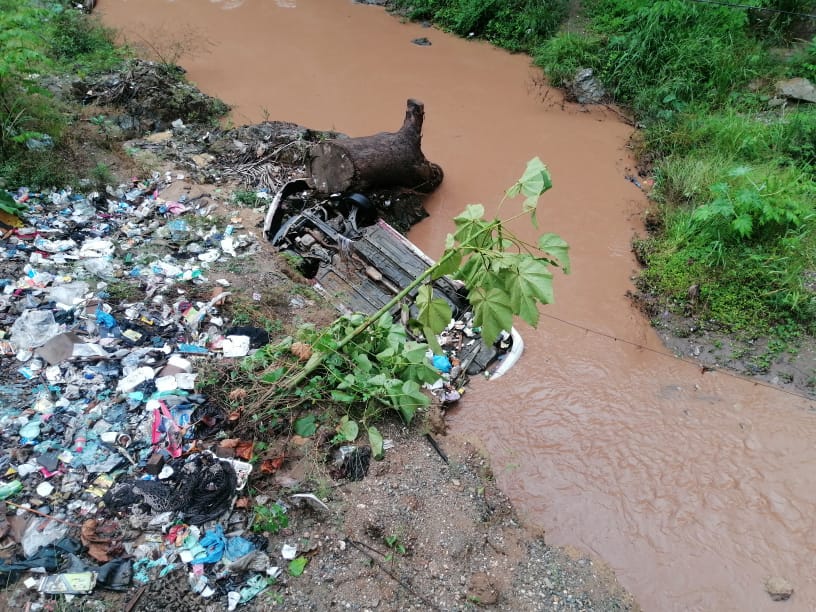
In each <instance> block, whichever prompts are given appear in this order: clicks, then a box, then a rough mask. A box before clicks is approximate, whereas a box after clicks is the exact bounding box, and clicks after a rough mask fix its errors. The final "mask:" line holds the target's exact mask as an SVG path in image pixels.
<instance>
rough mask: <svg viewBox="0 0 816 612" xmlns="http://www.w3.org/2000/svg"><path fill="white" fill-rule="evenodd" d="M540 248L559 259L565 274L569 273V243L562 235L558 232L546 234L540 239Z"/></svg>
mask: <svg viewBox="0 0 816 612" xmlns="http://www.w3.org/2000/svg"><path fill="white" fill-rule="evenodd" d="M538 248H539V249H541V250H542V251H544V252H545V253H548V254H550V255H552V256H553V257H554V258H555V259H557V260H558V263H559V265H560V266H561V269H562V270H563V271H564V274H569V272H570V259H569V245H568V244H567V243H566V242H565V241H564V239H563V238H561V236H559V235H558V234H544V235H543V236H541V238H539V239H538Z"/></svg>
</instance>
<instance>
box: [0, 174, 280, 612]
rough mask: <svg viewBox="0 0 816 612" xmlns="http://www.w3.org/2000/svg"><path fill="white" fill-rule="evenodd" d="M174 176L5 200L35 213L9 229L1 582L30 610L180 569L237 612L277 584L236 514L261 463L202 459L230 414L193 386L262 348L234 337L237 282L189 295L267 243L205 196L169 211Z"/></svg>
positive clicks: (253, 334) (0, 464) (246, 336)
mask: <svg viewBox="0 0 816 612" xmlns="http://www.w3.org/2000/svg"><path fill="white" fill-rule="evenodd" d="M178 178H180V177H178V176H172V175H171V174H167V175H163V176H162V175H154V177H153V179H152V180H149V181H143V182H140V181H133V182H132V183H131V184H129V185H126V186H122V187H120V188H118V189H110V188H109V190H108V192H106V193H91V194H88V195H83V194H80V193H74V192H72V191H71V190H67V189H66V190H61V191H55V192H51V193H32V192H29V191H27V190H25V189H20V190H18V191H16V192H14V193H12V194H11V195H12V196H13V197H14V200H15V202H17V203H18V204H21V205H22V204H25V205H27V206H28V211H27V214H26V215H25V217H24V224H23V225H22V226H21V227H14V226H11V225H9V226H8V227H6V228H5V229H2V230H0V232H1V234H0V291H1V293H2V294H1V295H0V355H2V361H0V364H2V370H0V372H1V373H2V376H0V381H2V384H0V470H1V471H0V580H2V581H3V583H4V584H6V585H8V584H12V583H17V582H20V583H22V584H23V586H24V587H27V588H28V589H29V591H28V592H29V593H30V597H29V601H30V602H33V603H32V604H31V607H30V608H28V609H30V610H37V609H43V605H44V604H43V602H44V598H45V597H47V596H48V595H49V594H63V595H68V596H71V595H77V594H87V593H91V592H93V591H94V590H95V589H101V588H104V589H112V590H125V589H131V588H135V587H138V586H139V585H144V584H147V583H148V582H151V581H155V580H158V579H161V578H162V577H164V576H167V575H169V574H173V575H177V574H178V572H183V573H184V574H185V575H186V576H187V579H188V581H189V584H190V587H191V589H192V591H193V592H195V593H198V594H199V595H200V596H202V597H205V598H214V599H215V598H221V600H222V601H223V603H224V605H225V606H226V607H228V608H229V609H235V608H236V607H237V606H238V605H240V604H241V603H244V602H247V601H249V600H250V599H252V598H253V597H255V596H256V595H257V594H258V593H259V592H261V591H263V590H264V589H266V588H267V587H268V584H269V581H270V578H273V577H274V576H276V575H277V573H279V570H278V569H277V567H276V564H275V563H274V562H273V560H272V558H271V557H270V555H269V554H268V553H267V552H266V551H265V550H264V549H265V547H266V545H267V541H266V539H265V538H262V537H258V536H257V535H253V534H252V533H251V532H250V531H248V527H249V523H250V522H251V519H252V515H251V513H248V512H247V511H246V510H245V509H241V508H236V507H235V501H236V496H237V495H238V494H239V493H240V491H241V490H242V489H243V488H244V487H245V485H246V482H247V479H248V477H249V473H250V472H251V470H252V466H251V465H250V464H249V463H247V462H244V461H242V460H240V459H237V458H235V457H234V456H233V457H229V456H227V457H224V456H219V455H224V454H228V453H219V452H213V451H211V450H208V444H207V442H206V440H207V439H208V438H210V437H212V436H214V435H215V434H217V433H218V432H220V431H221V430H222V428H223V426H224V424H225V419H226V415H225V414H224V412H223V410H222V409H220V408H219V407H217V406H216V405H214V404H213V403H211V402H210V401H209V399H208V398H207V397H205V396H204V395H201V394H199V393H197V392H196V377H197V373H196V371H195V369H196V360H197V358H198V357H199V356H202V355H212V354H220V355H222V356H224V357H242V356H244V355H246V354H247V353H248V352H249V351H251V350H252V349H253V348H257V347H259V346H261V345H263V344H265V343H266V342H267V341H268V335H267V336H266V337H264V334H265V332H263V330H257V329H255V328H248V329H247V328H230V327H228V322H227V321H226V320H225V317H224V316H223V315H222V314H221V313H220V312H219V306H220V305H222V304H223V302H224V300H225V298H226V297H227V296H228V295H229V283H228V282H226V281H219V282H215V283H212V284H214V285H215V286H216V290H215V291H212V295H210V294H207V297H206V299H194V298H191V297H189V296H190V295H193V294H195V292H194V291H191V290H192V289H194V288H195V287H196V286H197V285H202V284H204V283H206V282H208V274H209V273H210V268H211V265H212V264H213V263H214V262H216V261H219V260H223V259H224V258H228V259H229V258H242V257H246V256H248V255H251V254H253V253H254V252H255V251H256V249H257V248H258V244H257V242H256V240H255V238H254V237H253V236H252V235H251V234H250V233H248V232H246V231H243V230H242V229H241V227H240V226H237V225H235V226H234V225H227V226H226V227H219V226H218V224H217V223H215V222H213V221H212V220H211V217H209V216H208V215H210V212H211V209H212V204H209V203H208V202H207V200H206V199H205V198H201V199H197V200H195V201H194V200H185V199H184V198H181V199H179V201H166V200H164V199H162V198H161V197H160V196H159V194H160V187H162V186H164V185H166V184H167V183H168V182H170V181H172V180H176V179H178ZM15 225H20V224H15ZM128 283H138V285H139V286H140V293H139V295H138V299H137V300H134V301H132V302H129V301H128V296H127V295H126V294H123V293H122V288H123V287H126V286H127V285H128ZM208 286H209V285H208ZM208 291H209V289H208ZM145 296H146V297H145ZM132 297H135V296H132ZM217 450H218V449H217V448H216V451H217ZM138 593H139V591H137V595H138ZM210 601H213V599H210ZM133 603H134V605H135V602H133ZM132 609H136V610H138V609H140V608H139V607H135V608H132ZM184 609H188V608H184Z"/></svg>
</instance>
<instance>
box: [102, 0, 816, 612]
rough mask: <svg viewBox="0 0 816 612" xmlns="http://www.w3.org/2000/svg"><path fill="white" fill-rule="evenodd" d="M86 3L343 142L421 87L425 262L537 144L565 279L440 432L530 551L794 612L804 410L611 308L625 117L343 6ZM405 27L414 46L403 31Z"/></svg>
mask: <svg viewBox="0 0 816 612" xmlns="http://www.w3.org/2000/svg"><path fill="white" fill-rule="evenodd" d="M98 9H99V11H100V13H101V14H102V15H103V17H104V19H105V21H106V23H107V24H109V25H111V26H116V27H121V28H123V32H124V33H125V35H126V36H127V37H128V38H130V39H131V40H132V41H133V42H135V43H139V42H140V39H141V40H142V41H143V42H144V40H145V39H147V41H148V42H149V44H148V45H147V46H148V47H150V46H152V47H153V48H154V50H155V49H159V50H161V49H162V48H163V47H162V45H163V44H165V45H166V41H167V40H171V39H170V38H168V34H169V33H172V32H173V30H174V29H175V30H178V31H182V30H183V31H186V32H192V33H193V36H192V38H189V39H187V40H190V41H191V42H190V45H189V49H187V50H185V49H180V50H179V49H176V51H178V52H179V61H180V62H181V63H182V65H184V67H185V68H186V69H187V70H188V71H189V76H190V78H191V79H192V80H193V81H194V82H196V83H197V84H198V85H199V86H200V87H201V88H202V89H203V90H204V91H205V92H206V93H209V94H211V95H216V96H218V97H220V98H221V99H223V100H224V101H226V102H227V103H228V104H230V105H232V107H233V115H232V117H233V121H234V122H235V123H236V124H241V123H252V122H258V121H262V120H264V119H267V118H270V119H276V120H281V121H292V122H295V123H298V124H301V125H306V126H309V127H310V128H312V129H317V130H338V131H341V132H345V133H347V134H349V135H351V136H362V135H367V134H372V133H375V132H379V131H384V130H388V131H392V130H394V129H396V128H397V127H399V124H400V122H401V115H402V109H403V108H404V105H405V100H406V99H407V98H409V97H414V98H418V99H420V100H422V101H423V102H424V103H425V109H426V122H425V127H424V131H425V135H424V138H423V151H425V153H426V155H427V156H428V158H429V159H432V160H433V161H435V162H437V163H439V164H440V165H441V166H442V167H443V169H444V171H445V181H444V183H443V185H442V187H441V188H440V189H439V190H437V192H436V193H435V194H434V196H433V197H432V198H431V200H430V202H429V204H428V209H429V212H430V213H431V217H430V219H428V220H426V221H423V222H422V223H420V224H419V225H418V226H416V227H415V228H414V229H413V230H412V232H411V234H410V237H411V239H412V240H414V241H415V242H416V243H417V244H419V245H420V246H421V247H422V248H423V249H425V250H426V251H427V252H428V253H429V254H431V255H438V254H439V253H440V252H441V250H442V247H443V242H444V237H445V235H446V233H447V232H449V231H450V230H451V228H452V221H451V219H452V217H453V216H454V215H455V214H457V213H458V212H459V211H460V210H462V209H463V208H464V206H465V205H466V204H467V203H469V202H483V203H484V204H485V205H486V206H487V208H488V210H491V206H492V205H493V203H495V202H498V200H499V199H500V198H501V196H502V193H503V190H504V189H505V188H506V187H507V186H509V185H510V184H511V183H512V182H513V181H514V180H515V179H516V178H517V177H518V175H519V174H520V173H521V171H522V170H523V167H524V163H525V162H526V161H527V160H528V159H529V158H531V157H533V156H535V155H538V156H540V157H541V158H542V160H544V161H545V163H547V164H548V165H549V167H550V169H551V171H552V176H553V181H554V184H555V187H554V189H553V190H552V191H551V192H549V193H548V194H547V195H545V197H544V198H543V201H542V207H543V208H541V209H540V213H539V220H540V223H541V225H542V228H543V229H544V230H545V231H555V232H557V233H559V234H561V235H562V236H563V237H564V238H565V239H566V240H567V241H568V242H569V243H570V244H571V247H572V258H573V273H572V274H571V275H570V276H567V277H564V278H557V279H556V284H555V291H556V298H557V300H558V302H557V304H555V305H553V306H550V307H548V308H547V309H546V310H545V311H544V316H543V317H542V321H541V325H540V327H539V329H538V330H532V329H529V328H527V327H522V328H521V332H522V334H523V335H524V337H525V342H526V352H525V356H524V359H523V362H522V365H521V366H520V367H517V368H516V369H515V370H513V371H511V372H510V373H509V374H508V375H506V376H505V377H503V378H502V379H500V380H498V381H495V382H486V381H479V382H476V383H475V384H473V386H472V388H471V389H470V390H469V392H468V394H467V395H466V396H465V397H464V398H463V400H462V401H461V402H460V406H459V407H458V408H457V410H456V411H454V413H453V415H452V418H451V423H452V429H453V431H454V432H456V433H464V434H466V435H471V436H473V437H475V438H479V439H480V440H482V441H483V442H484V444H485V446H486V448H487V450H488V451H489V452H490V454H491V457H492V460H493V465H494V472H495V474H496V477H497V479H498V482H499V484H500V485H501V486H502V487H503V489H504V490H505V491H506V492H507V493H508V495H509V496H510V498H511V500H512V501H513V502H514V503H515V504H516V505H517V507H518V508H519V509H520V511H521V512H522V513H523V514H524V515H525V516H526V518H527V519H528V520H529V521H530V522H532V523H535V524H538V525H540V526H541V527H543V528H544V529H546V532H547V540H548V543H551V544H574V545H577V546H581V547H583V548H586V549H587V550H589V551H591V552H593V553H595V554H597V555H598V556H600V557H601V558H602V559H604V560H605V561H607V562H608V563H609V564H610V565H611V566H612V567H613V568H614V569H615V570H616V572H617V573H618V576H619V578H620V581H621V583H622V584H623V586H624V587H626V588H627V589H629V590H630V591H631V592H632V593H633V594H634V595H635V597H636V598H637V600H638V601H639V603H640V604H641V605H642V606H643V608H644V609H645V610H661V611H668V610H721V611H727V610H766V609H776V607H778V606H780V604H774V603H773V602H771V599H770V598H769V597H768V595H767V594H766V593H765V591H764V586H763V581H764V579H765V578H766V577H767V576H770V575H779V576H782V577H784V578H786V579H787V580H789V581H790V582H791V583H792V584H793V585H794V588H795V589H796V590H795V593H794V596H793V598H792V599H791V600H790V601H788V602H787V603H785V604H783V605H784V606H785V609H786V610H810V609H811V605H812V602H814V601H816V583H814V581H813V579H812V578H813V575H814V569H816V562H814V559H816V555H815V554H814V553H816V532H814V531H813V529H812V518H811V515H812V509H813V507H814V503H816V486H814V485H816V475H815V474H814V471H813V470H812V469H811V466H812V465H813V464H814V460H816V449H814V447H813V440H814V439H816V414H815V413H814V408H813V405H812V403H811V402H809V401H807V400H806V399H803V398H799V397H796V396H792V395H788V394H785V393H782V392H779V391H775V390H773V389H768V388H765V387H761V386H758V385H755V384H754V383H753V382H752V381H750V380H739V379H736V378H733V377H731V376H728V375H726V374H725V373H721V372H707V371H703V369H701V368H700V367H699V366H695V365H693V364H688V363H685V362H682V361H678V360H675V359H672V358H671V357H669V356H666V354H667V353H668V351H667V350H666V349H665V348H664V347H663V344H662V343H661V341H660V339H659V337H658V336H657V334H656V333H655V332H654V330H652V329H651V328H650V327H649V323H648V321H647V320H646V319H645V317H643V315H642V314H641V313H640V312H639V311H638V310H637V309H635V308H634V307H633V306H632V305H631V304H630V302H629V300H628V298H627V297H626V292H627V291H630V290H632V289H633V287H632V282H631V276H632V275H633V273H634V272H635V270H636V268H637V264H636V262H635V260H634V257H633V255H632V254H631V250H630V240H631V238H632V235H633V234H634V233H635V232H638V231H639V232H641V233H642V232H643V228H642V224H641V220H640V219H641V213H642V211H643V210H645V208H646V205H647V202H646V200H645V196H644V195H643V193H642V192H641V191H639V190H638V189H637V188H636V187H635V186H634V185H633V184H632V183H630V182H629V181H627V180H626V179H625V176H626V174H628V173H631V171H632V170H631V169H632V168H633V167H634V161H633V159H632V157H631V154H630V150H629V149H628V146H627V143H628V139H629V137H630V135H631V128H630V127H629V126H627V125H625V124H623V123H621V122H620V121H619V118H618V116H617V115H616V114H615V113H614V112H612V111H610V110H608V109H605V108H593V109H585V108H582V107H580V106H578V105H574V104H570V103H567V102H565V101H564V100H563V96H562V95H561V94H560V93H559V92H558V91H555V90H549V89H546V88H543V87H541V86H540V85H538V84H537V83H538V82H539V81H540V74H538V73H537V72H536V71H535V70H534V69H532V68H531V67H530V66H529V60H528V59H527V58H525V57H522V56H512V55H509V54H506V53H504V52H502V51H498V50H496V49H493V48H491V47H489V46H488V45H485V44H482V43H478V42H473V41H465V40H459V39H455V38H453V37H450V36H447V35H445V34H443V33H441V32H439V31H437V30H434V29H425V28H422V27H421V26H419V25H416V24H402V23H400V22H399V21H398V20H397V19H395V18H394V17H392V16H389V15H388V14H386V13H385V12H384V11H383V10H382V9H381V8H378V7H371V6H363V5H357V4H353V3H351V2H347V1H345V0H332V1H328V0H326V1H318V0H311V1H310V0H277V1H276V2H269V1H268V0H221V1H217V0H212V1H211V2H209V3H202V2H194V0H175V1H171V0H138V1H136V0H100V2H99V5H98ZM157 24H158V25H157ZM419 37H426V38H428V40H429V41H430V42H431V45H430V46H418V45H414V44H411V40H413V39H415V38H419ZM193 42H197V43H202V42H206V45H203V46H202V45H198V47H196V48H195V49H194V48H193V44H192V43H193ZM164 49H165V51H164V52H165V53H173V52H174V51H173V50H172V49H168V48H167V47H166V46H165V47H164ZM205 51H206V52H205ZM525 231H526V230H525ZM532 235H533V234H532V233H530V234H529V236H531V237H532Z"/></svg>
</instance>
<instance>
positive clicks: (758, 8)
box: [689, 0, 816, 19]
mask: <svg viewBox="0 0 816 612" xmlns="http://www.w3.org/2000/svg"><path fill="white" fill-rule="evenodd" d="M689 2H697V3H699V4H716V5H719V6H727V7H730V8H744V9H751V10H752V11H762V12H765V13H780V14H782V15H795V16H797V17H808V18H809V19H816V15H814V14H813V13H798V12H796V11H785V10H782V9H777V8H772V7H770V6H751V5H749V4H734V3H732V2H720V1H719V0H689Z"/></svg>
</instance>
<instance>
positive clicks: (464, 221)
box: [453, 204, 489, 247]
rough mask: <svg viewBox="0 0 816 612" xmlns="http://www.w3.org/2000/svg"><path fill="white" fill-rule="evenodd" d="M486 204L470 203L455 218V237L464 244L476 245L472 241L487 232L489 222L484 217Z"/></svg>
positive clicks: (461, 245)
mask: <svg viewBox="0 0 816 612" xmlns="http://www.w3.org/2000/svg"><path fill="white" fill-rule="evenodd" d="M483 217H484V206H482V205H481V204H468V205H467V207H466V208H465V210H464V211H463V212H462V214H460V215H459V216H457V217H454V218H453V222H454V224H455V225H456V232H455V233H454V239H455V240H457V241H458V242H459V243H460V247H463V246H475V245H473V244H472V241H473V240H474V239H475V238H476V237H477V236H478V237H480V238H481V236H482V235H483V234H486V233H487V230H486V228H487V226H488V225H489V223H488V222H487V221H485V220H484V219H483Z"/></svg>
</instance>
